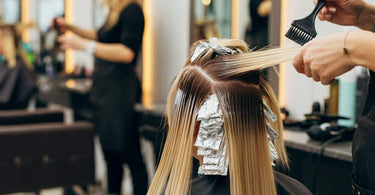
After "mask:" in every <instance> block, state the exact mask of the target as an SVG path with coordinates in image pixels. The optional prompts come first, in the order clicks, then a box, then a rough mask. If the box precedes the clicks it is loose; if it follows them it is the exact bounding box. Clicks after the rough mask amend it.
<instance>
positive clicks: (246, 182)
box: [148, 39, 300, 195]
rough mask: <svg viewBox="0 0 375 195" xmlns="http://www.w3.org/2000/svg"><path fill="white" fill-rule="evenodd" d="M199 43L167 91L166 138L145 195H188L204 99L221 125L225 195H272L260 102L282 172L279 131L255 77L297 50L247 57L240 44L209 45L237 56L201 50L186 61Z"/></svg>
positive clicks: (266, 89) (270, 101)
mask: <svg viewBox="0 0 375 195" xmlns="http://www.w3.org/2000/svg"><path fill="white" fill-rule="evenodd" d="M199 43H200V42H197V43H195V44H194V45H193V47H192V50H191V54H190V57H189V58H188V60H187V62H186V64H185V66H184V68H183V69H182V70H181V72H180V73H179V74H178V75H177V76H176V78H175V79H174V81H173V83H172V85H171V88H170V91H169V94H168V101H167V121H168V127H169V128H168V134H167V138H166V142H165V146H164V150H163V152H162V156H161V159H160V162H159V166H158V168H157V170H156V174H155V177H154V179H153V181H152V183H151V186H150V188H149V191H148V194H149V195H159V194H166V195H175V194H181V195H184V194H189V193H190V187H191V186H190V183H191V182H190V180H191V174H192V160H193V145H194V142H195V139H194V132H195V131H196V126H197V124H198V122H197V113H198V111H199V109H200V107H201V106H202V104H203V103H204V102H205V100H206V99H207V97H208V96H209V95H212V94H216V95H217V99H218V101H219V107H220V108H221V110H222V113H223V119H224V126H223V130H224V140H225V143H226V151H227V153H226V155H227V157H228V162H229V163H228V164H229V178H230V190H231V194H233V195H247V194H257V195H276V194H277V192H276V187H275V182H274V176H273V168H272V165H271V164H272V158H271V155H270V152H269V151H270V147H269V145H268V142H269V140H268V137H267V126H266V122H267V117H266V116H265V114H264V106H263V102H266V104H267V105H268V106H269V107H270V109H271V110H272V111H273V112H274V113H275V114H276V116H277V120H276V121H274V122H270V124H271V125H272V127H273V128H274V129H275V130H276V131H277V132H278V133H279V135H280V137H279V139H276V140H275V141H274V144H275V148H276V150H277V152H278V154H279V160H278V161H277V162H276V164H280V165H284V166H285V167H287V155H286V152H285V147H284V143H283V139H282V138H283V126H282V121H281V115H280V110H279V107H278V102H277V99H276V97H275V95H274V93H273V91H272V89H271V87H270V86H269V84H268V83H267V82H266V81H264V80H263V79H262V77H261V76H260V75H259V72H260V70H262V69H264V68H267V67H271V66H274V65H277V64H280V63H282V62H285V61H288V60H291V59H293V57H294V55H295V54H296V53H297V52H298V51H299V50H300V48H280V49H270V50H263V51H256V52H249V51H248V47H247V45H246V44H245V43H244V42H243V41H240V40H231V39H219V40H217V41H216V42H215V44H217V45H219V46H222V47H227V48H230V49H233V50H236V51H241V52H243V53H238V54H231V55H217V53H216V52H215V50H214V49H213V48H210V47H207V48H204V49H203V50H202V51H201V53H198V54H199V55H196V56H198V57H197V58H194V59H193V60H192V56H193V53H194V52H195V48H196V47H197V46H198V45H199ZM268 122H269V121H268Z"/></svg>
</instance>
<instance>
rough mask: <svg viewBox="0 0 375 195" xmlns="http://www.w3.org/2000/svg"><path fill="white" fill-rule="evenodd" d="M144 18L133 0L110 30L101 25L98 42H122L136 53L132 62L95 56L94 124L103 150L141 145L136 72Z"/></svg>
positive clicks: (114, 150) (139, 88) (111, 150)
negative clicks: (136, 108)
mask: <svg viewBox="0 0 375 195" xmlns="http://www.w3.org/2000/svg"><path fill="white" fill-rule="evenodd" d="M143 30H144V17H143V12H142V8H141V7H140V6H139V5H138V4H137V3H130V4H129V5H128V6H127V7H126V8H125V9H123V10H122V12H121V13H120V16H119V19H118V21H117V23H116V25H114V26H113V27H112V28H111V29H109V30H105V29H104V28H101V29H100V30H99V31H98V41H99V42H101V43H109V44H112V43H121V44H123V45H125V46H126V47H128V48H130V49H131V50H132V51H133V52H134V54H135V56H134V59H133V61H132V62H130V63H128V64H126V63H116V62H110V61H106V60H103V59H100V58H96V59H95V70H94V74H93V87H92V100H93V103H94V106H95V108H96V109H95V112H94V113H95V121H94V123H95V127H96V130H97V132H98V135H99V137H100V142H101V146H102V148H103V150H104V151H110V152H127V151H128V150H133V149H134V147H139V144H138V141H139V135H138V132H137V113H136V112H135V110H134V105H135V104H136V103H137V102H139V101H140V96H141V85H140V81H139V79H138V78H137V76H136V73H135V71H134V69H135V66H136V60H137V57H138V54H139V51H140V48H141V45H142V37H143Z"/></svg>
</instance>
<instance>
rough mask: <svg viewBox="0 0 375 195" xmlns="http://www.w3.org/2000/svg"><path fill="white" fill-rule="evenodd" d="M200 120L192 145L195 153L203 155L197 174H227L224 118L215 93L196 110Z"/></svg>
mask: <svg viewBox="0 0 375 195" xmlns="http://www.w3.org/2000/svg"><path fill="white" fill-rule="evenodd" d="M197 120H198V121H200V125H199V131H198V136H197V139H196V141H195V144H194V146H196V147H198V150H197V155H199V156H203V164H202V166H200V168H199V170H198V174H203V175H227V172H228V159H227V158H226V157H225V154H226V147H225V141H224V139H225V138H224V130H223V124H224V120H223V118H222V111H221V109H220V107H219V101H218V99H217V96H216V94H213V95H210V96H209V97H208V98H207V99H206V101H205V102H204V103H203V105H202V106H201V108H200V109H199V111H198V116H197Z"/></svg>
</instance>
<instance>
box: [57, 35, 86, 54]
mask: <svg viewBox="0 0 375 195" xmlns="http://www.w3.org/2000/svg"><path fill="white" fill-rule="evenodd" d="M57 42H59V43H60V49H62V50H67V49H76V50H84V49H85V47H86V44H87V42H88V41H87V40H86V39H83V38H81V37H79V36H75V35H61V36H59V37H58V38H57Z"/></svg>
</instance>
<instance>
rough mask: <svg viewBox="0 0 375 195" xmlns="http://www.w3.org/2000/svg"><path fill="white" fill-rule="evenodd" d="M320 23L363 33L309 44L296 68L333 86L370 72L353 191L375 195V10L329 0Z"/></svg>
mask: <svg viewBox="0 0 375 195" xmlns="http://www.w3.org/2000/svg"><path fill="white" fill-rule="evenodd" d="M327 1H328V2H327V4H326V6H325V7H324V8H323V9H322V10H321V12H320V13H319V19H321V20H327V21H329V22H332V23H335V24H340V25H347V26H356V27H358V28H360V29H362V30H361V31H349V32H340V33H336V34H332V35H330V36H326V37H322V38H318V39H315V40H313V41H311V42H309V43H307V44H306V45H305V46H304V47H303V49H302V50H301V52H300V53H299V54H298V55H297V56H296V57H295V59H294V62H293V65H294V67H295V68H296V70H297V71H298V72H299V73H302V74H305V75H306V76H308V77H312V78H313V79H314V80H315V81H320V82H321V83H322V84H325V85H327V84H330V83H331V82H332V81H333V80H334V79H335V78H336V77H337V76H340V75H342V74H344V73H345V72H348V71H350V70H351V69H353V68H354V67H355V66H363V67H365V68H368V69H369V71H370V75H371V78H370V82H369V90H368V97H367V102H366V104H365V109H364V112H363V116H362V118H361V119H360V122H359V125H358V128H357V130H356V132H355V135H354V138H353V148H352V152H353V172H352V180H353V186H352V188H353V191H354V193H355V194H361V195H369V194H371V195H375V73H374V71H375V54H374V52H375V33H373V32H371V31H374V25H375V6H373V5H370V4H368V3H365V2H364V1H363V0H327Z"/></svg>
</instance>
